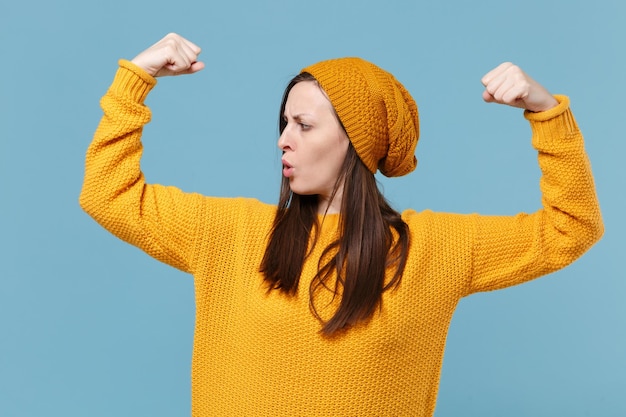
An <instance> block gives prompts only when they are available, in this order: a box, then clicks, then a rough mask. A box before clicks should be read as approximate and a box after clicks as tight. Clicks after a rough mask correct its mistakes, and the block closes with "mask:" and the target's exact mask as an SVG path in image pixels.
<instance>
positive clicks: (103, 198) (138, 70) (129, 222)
mask: <svg viewBox="0 0 626 417" xmlns="http://www.w3.org/2000/svg"><path fill="white" fill-rule="evenodd" d="M199 53H200V48H199V47H197V46H196V45H194V44H193V43H191V42H189V41H187V40H186V39H184V38H182V37H180V36H178V35H175V34H169V35H167V36H166V37H165V38H163V39H162V40H161V41H159V42H157V43H156V44H154V45H153V46H151V47H150V48H148V49H147V50H146V51H144V52H142V53H141V54H139V55H138V56H137V57H136V58H135V59H133V61H132V62H129V61H124V60H122V61H120V67H119V69H118V71H117V73H116V75H115V79H114V81H113V83H112V84H111V87H110V88H109V90H108V91H107V93H106V95H105V96H104V97H103V98H102V100H101V106H102V109H103V111H104V115H103V117H102V119H101V121H100V124H99V126H98V129H97V131H96V133H95V135H94V138H93V141H92V143H91V144H90V146H89V148H88V150H87V156H86V163H85V178H84V182H83V188H82V192H81V195H80V204H81V206H82V208H83V209H84V210H85V211H86V212H87V213H88V214H89V215H91V216H92V217H93V218H94V219H95V220H96V221H97V222H98V223H100V224H101V225H102V226H103V227H105V228H106V229H107V230H109V231H110V232H111V233H113V234H115V235H116V236H118V237H119V238H121V239H123V240H125V241H127V242H129V243H131V244H133V245H135V246H138V247H139V248H141V249H143V250H144V251H146V252H147V253H148V254H150V255H152V256H154V257H155V258H157V259H159V260H161V261H163V262H166V263H168V264H171V265H173V266H175V267H177V268H179V269H182V270H185V271H188V272H191V271H190V269H191V266H190V264H191V259H192V257H193V256H192V255H193V253H192V252H193V250H194V249H193V248H194V246H193V244H194V239H195V235H196V233H197V231H196V228H197V227H196V224H195V221H194V220H195V219H196V218H197V216H198V214H199V213H198V212H199V210H200V207H201V200H202V197H201V196H199V195H196V194H186V193H183V192H181V191H180V190H178V189H177V188H175V187H163V186H159V185H147V184H146V183H145V180H144V176H143V174H142V172H141V169H140V159H141V153H142V144H141V134H142V130H143V126H144V125H145V124H146V123H148V121H149V120H150V116H151V114H150V110H149V109H148V108H147V107H146V106H145V105H144V100H145V98H146V96H147V95H148V93H149V92H150V90H151V89H152V88H153V87H154V85H155V84H156V80H155V78H154V77H156V76H166V75H180V74H191V73H194V72H197V71H199V70H201V69H202V68H203V67H204V64H202V63H201V62H199V61H197V57H198V54H199Z"/></svg>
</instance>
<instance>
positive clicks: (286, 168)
mask: <svg viewBox="0 0 626 417" xmlns="http://www.w3.org/2000/svg"><path fill="white" fill-rule="evenodd" d="M282 163H283V175H284V176H285V178H289V177H291V176H292V175H293V166H292V165H291V164H290V163H289V162H287V161H285V160H284V159H283V160H282Z"/></svg>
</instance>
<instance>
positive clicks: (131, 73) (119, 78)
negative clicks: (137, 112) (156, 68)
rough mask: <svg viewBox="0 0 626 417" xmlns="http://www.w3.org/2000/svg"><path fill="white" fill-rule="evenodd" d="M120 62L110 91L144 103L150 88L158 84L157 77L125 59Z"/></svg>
mask: <svg viewBox="0 0 626 417" xmlns="http://www.w3.org/2000/svg"><path fill="white" fill-rule="evenodd" d="M118 63H119V68H118V69H117V73H116V74H115V78H114V79H113V83H112V84H111V87H110V88H109V91H111V92H112V93H114V94H116V95H119V96H125V97H128V98H129V99H131V100H133V101H135V102H137V103H143V102H144V100H145V99H146V97H147V96H148V93H149V92H150V90H152V88H153V87H154V86H155V85H156V83H157V80H156V78H154V77H152V76H151V75H149V74H148V73H146V72H145V71H144V70H143V69H142V68H140V67H138V66H137V65H135V64H133V63H132V62H130V61H127V60H125V59H120V60H119V62H118Z"/></svg>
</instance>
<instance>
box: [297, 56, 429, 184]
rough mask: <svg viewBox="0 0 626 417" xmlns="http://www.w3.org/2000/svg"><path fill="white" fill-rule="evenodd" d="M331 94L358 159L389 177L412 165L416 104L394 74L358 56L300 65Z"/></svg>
mask: <svg viewBox="0 0 626 417" xmlns="http://www.w3.org/2000/svg"><path fill="white" fill-rule="evenodd" d="M302 72H308V73H309V74H311V75H312V76H313V77H315V79H316V80H317V82H318V83H319V84H320V86H321V87H322V89H323V90H324V91H325V92H326V94H327V95H328V97H329V98H330V102H331V103H332V105H333V107H334V108H335V111H336V112H337V115H338V116H339V120H341V123H343V126H344V127H345V128H346V131H347V133H348V137H349V138H350V141H351V142H352V145H353V146H354V148H355V150H356V152H357V154H358V155H359V157H360V158H361V161H363V163H364V164H365V165H366V166H367V168H368V169H369V170H370V171H371V172H372V173H376V169H380V172H382V173H383V174H384V175H386V176H387V177H399V176H402V175H406V174H408V173H409V172H411V171H413V170H414V169H415V166H416V165H417V159H416V158H415V146H416V145H417V139H418V138H419V119H418V114H417V105H416V104H415V100H413V98H412V97H411V95H410V94H409V92H408V91H407V90H406V89H405V88H404V86H403V85H402V84H400V82H399V81H398V80H396V79H395V77H394V76H393V75H391V74H390V73H388V72H387V71H384V70H383V69H381V68H379V67H377V66H376V65H374V64H372V63H370V62H367V61H365V60H363V59H360V58H339V59H331V60H328V61H322V62H318V63H317V64H314V65H311V66H309V67H307V68H304V69H303V70H302Z"/></svg>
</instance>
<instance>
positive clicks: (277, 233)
mask: <svg viewBox="0 0 626 417" xmlns="http://www.w3.org/2000/svg"><path fill="white" fill-rule="evenodd" d="M301 81H315V78H314V77H313V76H312V75H310V74H308V73H301V74H300V75H297V76H296V77H294V78H293V79H292V80H291V82H290V83H289V84H288V85H287V88H286V89H285V92H284V94H283V99H282V103H281V106H280V114H279V119H278V120H279V122H278V126H279V131H280V133H281V134H282V132H283V130H284V129H285V127H286V122H285V121H284V117H283V115H284V112H285V105H286V103H287V98H288V96H289V92H290V91H291V89H292V88H293V86H295V85H296V84H297V83H299V82H301ZM320 88H321V87H320ZM340 123H341V120H340ZM342 126H343V125H342ZM344 130H345V129H344ZM342 182H343V194H342V200H341V216H340V221H339V228H340V237H339V239H337V240H336V241H334V242H332V243H331V244H329V245H328V246H327V247H326V248H325V249H324V251H323V253H322V256H321V257H320V260H319V262H318V272H317V274H316V275H315V277H313V280H312V281H311V285H310V288H309V297H310V298H309V305H310V307H311V311H312V312H313V314H314V315H315V316H316V317H317V318H318V319H319V320H320V321H321V322H322V323H323V326H322V329H321V332H322V334H324V335H326V336H330V335H333V334H334V333H335V332H337V331H339V330H342V329H347V328H349V327H351V326H353V325H355V324H357V323H359V322H362V321H366V320H367V319H369V318H370V317H371V316H372V315H373V314H374V312H375V310H376V308H377V307H380V305H381V302H382V294H383V292H385V291H387V290H388V289H390V288H393V287H396V286H397V285H398V284H399V283H400V280H401V278H402V273H403V272H404V268H405V266H406V260H407V256H408V251H409V230H408V226H407V224H406V223H405V222H404V221H403V220H402V218H401V217H400V214H399V213H398V212H396V211H395V210H394V209H393V208H391V206H390V205H389V203H388V202H387V200H386V199H385V198H384V196H383V195H382V193H381V192H380V190H379V189H378V186H377V183H376V179H375V177H374V175H373V174H372V173H371V172H370V171H369V170H368V169H367V167H366V166H365V165H364V164H363V162H361V160H360V158H359V157H358V155H357V153H356V151H355V149H354V147H353V146H352V144H350V145H349V147H348V152H347V154H346V158H345V160H344V162H343V165H342V169H341V173H340V175H339V177H338V178H337V181H336V183H335V188H334V190H333V194H332V195H331V198H330V200H331V201H332V199H333V198H334V195H335V193H336V192H337V190H338V189H339V185H340V184H341V183H342ZM317 212H318V198H317V196H316V195H300V194H296V193H293V192H292V191H291V189H290V187H289V179H287V178H284V177H283V180H282V183H281V189H280V199H279V203H278V209H277V212H276V216H275V218H274V225H273V227H272V231H271V235H270V239H269V242H268V245H267V248H266V249H265V255H264V257H263V260H262V262H261V268H260V271H261V272H262V273H263V275H264V277H265V281H266V282H267V283H268V286H269V289H270V290H279V291H282V292H285V293H287V294H291V295H294V294H295V293H296V291H297V289H298V284H299V282H300V275H301V273H302V268H303V265H304V261H305V260H306V258H307V256H308V255H309V254H310V251H311V250H312V248H313V247H314V246H315V243H316V241H317V235H318V233H317V232H318V230H319V227H320V225H319V224H318V220H317ZM392 230H393V231H395V237H394V233H393V232H392ZM311 237H313V239H314V240H313V242H312V243H311V244H310V245H309V243H310V240H311ZM308 248H310V249H309V251H307V249H308ZM324 260H327V261H326V262H324ZM388 268H395V270H394V273H393V276H392V277H391V279H390V280H389V281H388V282H385V272H386V271H387V269H388ZM333 277H334V278H335V282H329V281H330V280H331V279H333ZM320 289H322V290H323V289H328V290H332V291H334V295H335V296H340V297H341V301H340V303H339V306H338V308H337V310H336V311H335V313H334V315H333V316H332V317H331V318H330V319H329V320H328V321H324V320H323V319H322V318H321V317H320V314H319V313H318V310H317V308H316V306H315V294H316V293H317V291H318V290H320Z"/></svg>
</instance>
